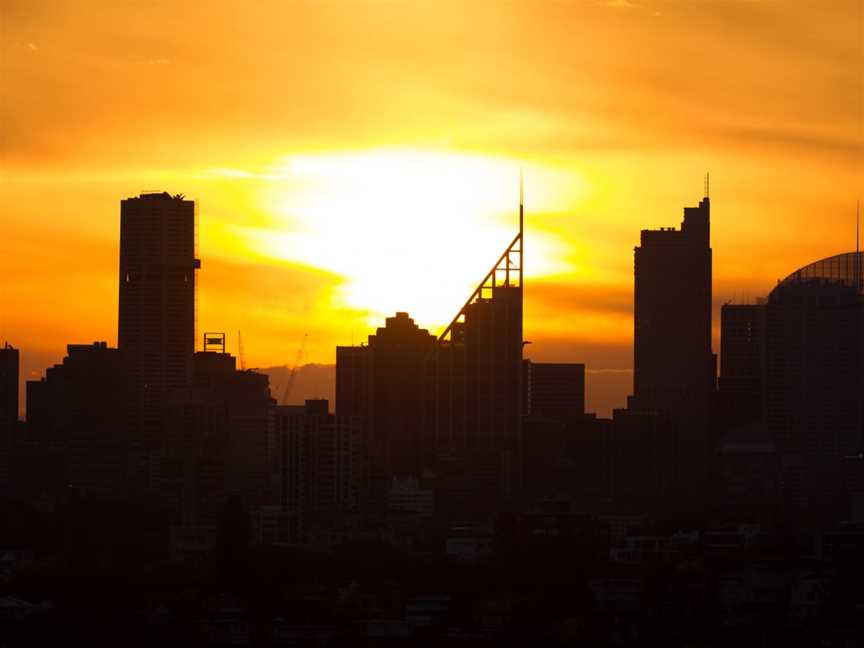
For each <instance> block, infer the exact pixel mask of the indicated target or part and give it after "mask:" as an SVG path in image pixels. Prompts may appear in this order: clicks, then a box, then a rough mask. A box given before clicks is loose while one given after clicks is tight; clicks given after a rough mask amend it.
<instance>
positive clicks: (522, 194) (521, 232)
mask: <svg viewBox="0 0 864 648" xmlns="http://www.w3.org/2000/svg"><path fill="white" fill-rule="evenodd" d="M524 229H525V183H524V181H523V177H522V167H519V290H521V291H522V295H523V300H524V295H525V288H524V286H523V285H522V281H523V273H522V267H523V266H524V265H525V235H524Z"/></svg>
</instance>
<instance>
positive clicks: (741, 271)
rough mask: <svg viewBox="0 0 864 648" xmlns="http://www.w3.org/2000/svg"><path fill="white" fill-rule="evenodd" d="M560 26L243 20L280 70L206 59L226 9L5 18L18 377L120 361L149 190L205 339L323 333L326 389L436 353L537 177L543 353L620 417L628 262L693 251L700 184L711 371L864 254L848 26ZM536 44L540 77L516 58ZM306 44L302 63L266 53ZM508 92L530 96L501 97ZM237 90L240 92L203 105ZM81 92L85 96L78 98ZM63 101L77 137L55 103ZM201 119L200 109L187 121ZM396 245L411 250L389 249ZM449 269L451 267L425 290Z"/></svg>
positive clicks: (512, 18)
mask: <svg viewBox="0 0 864 648" xmlns="http://www.w3.org/2000/svg"><path fill="white" fill-rule="evenodd" d="M540 4H541V5H542V8H541V9H532V8H531V7H528V6H520V5H519V4H518V3H512V4H506V5H500V6H498V7H496V9H497V11H496V12H494V19H489V20H486V21H485V23H484V24H485V28H484V29H482V30H478V29H477V28H476V27H472V26H471V25H472V21H471V20H465V21H464V22H458V24H454V23H453V22H452V21H447V20H445V19H444V16H446V7H443V8H438V9H437V10H436V11H434V12H432V11H423V10H422V9H417V10H416V11H412V10H409V9H407V8H402V9H398V10H397V9H395V8H393V7H392V6H391V5H386V6H385V5H383V4H380V3H375V2H363V3H349V4H347V5H345V6H346V7H348V8H349V9H348V10H347V12H346V14H345V16H339V15H336V14H338V13H339V12H335V11H334V10H333V7H332V6H330V5H326V4H324V5H312V4H307V3H297V4H295V5H292V6H291V10H290V11H289V10H287V9H280V8H278V7H276V6H267V5H262V6H261V7H260V8H258V9H256V10H255V11H252V12H251V13H248V14H244V16H243V18H242V20H239V22H240V24H241V25H242V29H243V30H248V31H249V32H252V31H257V32H260V33H261V34H263V36H262V37H261V38H260V39H259V40H260V44H256V43H252V44H250V43H249V41H248V39H246V38H244V37H242V36H233V35H231V34H229V35H228V37H227V40H226V42H225V43H224V49H216V48H214V47H210V46H205V47H204V50H205V52H204V53H201V54H198V53H196V51H195V50H194V49H193V48H190V47H189V46H188V43H187V42H186V41H185V40H184V36H183V34H184V32H183V30H182V29H181V25H183V24H184V22H185V21H186V20H187V19H189V18H191V16H192V15H194V16H195V19H196V20H197V21H198V22H197V23H196V24H200V25H201V29H200V31H201V33H207V32H208V30H210V31H212V33H224V32H225V28H226V25H227V24H229V23H230V22H231V21H233V20H237V19H238V16H236V15H235V14H234V13H233V12H232V10H231V9H230V8H222V9H219V10H213V11H211V12H210V13H208V14H206V15H199V14H193V13H192V10H191V9H190V8H188V7H185V8H184V7H179V8H176V9H174V10H172V11H171V12H168V11H167V10H166V8H165V7H162V6H159V5H158V4H157V5H154V6H153V7H151V8H148V9H140V10H139V13H137V14H135V17H136V20H134V21H133V20H129V18H130V14H129V13H128V12H129V10H128V9H123V8H115V9H113V10H111V12H110V13H108V14H104V13H99V14H98V15H97V12H99V11H101V9H100V8H99V7H98V5H97V4H93V5H89V6H88V7H86V8H84V9H80V8H79V9H77V10H76V11H74V12H73V11H71V10H66V9H63V8H62V5H58V7H57V8H55V10H54V11H52V12H51V13H50V14H45V13H42V12H40V10H39V9H34V8H29V7H25V6H24V5H16V4H10V5H7V6H6V7H4V10H3V11H4V20H3V23H4V25H6V26H7V27H8V32H7V33H8V34H9V36H10V37H9V38H7V39H4V44H3V48H4V55H3V57H2V60H0V65H2V66H3V72H4V78H6V79H7V80H8V82H7V83H4V88H3V89H2V90H0V91H2V92H3V93H4V94H5V93H9V94H8V95H7V96H10V97H11V96H16V97H23V98H27V99H29V100H30V104H31V105H33V106H37V108H34V109H33V110H32V111H31V112H29V113H26V114H25V113H21V112H18V111H15V110H14V105H15V103H16V102H12V101H5V102H3V106H4V108H3V111H4V112H3V117H4V118H3V119H2V120H0V121H2V123H3V124H4V129H5V130H4V133H8V134H9V137H7V138H6V139H5V142H6V143H5V155H4V172H3V182H4V193H3V196H2V197H0V224H2V226H3V228H4V231H5V232H6V233H7V235H6V236H4V237H3V241H2V243H0V251H2V254H0V258H2V261H0V271H2V273H3V274H4V276H7V277H12V278H13V280H12V281H7V282H4V285H3V287H2V288H0V297H2V299H3V300H4V302H5V303H16V304H19V305H20V307H19V308H16V309H10V310H4V312H3V313H2V314H0V339H8V340H9V341H10V342H12V343H13V344H15V345H16V346H17V347H21V348H22V349H24V350H25V353H24V354H23V356H22V362H23V363H24V375H23V378H24V379H30V378H35V377H36V375H34V374H39V373H40V372H41V371H43V370H44V368H45V367H47V366H49V365H51V364H53V363H55V362H58V361H59V360H60V358H61V357H62V355H63V348H64V345H65V344H66V343H67V342H68V341H78V342H90V341H93V340H97V339H98V340H106V341H108V342H109V344H112V345H116V343H117V340H116V338H115V336H114V330H115V323H116V319H115V318H116V315H115V311H116V309H115V306H116V295H115V291H116V288H115V285H116V278H115V272H116V271H115V268H114V264H113V262H112V259H113V255H114V251H115V250H116V245H117V239H116V236H117V228H116V224H115V223H114V220H113V219H114V218H115V207H116V199H117V196H127V195H137V194H138V193H140V191H141V190H142V189H157V188H158V189H163V188H164V189H165V190H168V191H171V192H176V191H181V192H185V193H186V194H187V195H188V196H189V198H190V199H193V200H195V201H196V202H197V204H198V205H199V215H200V217H201V218H202V222H204V223H206V225H207V226H206V227H204V228H202V231H201V232H200V249H201V256H202V257H204V258H206V259H207V260H208V265H207V271H206V272H204V273H202V276H201V284H200V294H201V297H202V298H201V300H200V303H199V313H200V317H199V321H200V324H201V326H202V327H207V328H215V329H218V330H225V331H227V332H229V334H230V335H232V337H233V335H234V334H235V333H236V331H237V330H241V331H242V332H243V337H244V346H245V349H244V350H245V355H246V356H247V364H248V365H249V366H261V367H264V366H271V365H283V364H290V363H291V361H292V359H293V357H294V354H295V350H296V348H297V346H298V345H299V343H300V340H301V339H302V337H303V335H304V333H306V332H308V333H309V341H308V349H307V352H306V358H307V360H308V361H309V362H317V363H327V364H332V363H333V362H335V357H334V356H333V351H332V349H333V347H334V346H335V345H336V344H337V343H349V342H350V341H351V340H352V339H354V340H359V339H362V338H363V337H364V336H365V335H366V334H367V333H369V332H370V331H371V330H374V328H375V327H376V326H377V325H378V324H380V322H382V321H383V320H384V318H385V317H387V316H391V315H392V314H393V313H394V312H396V311H397V310H405V311H408V312H409V313H411V315H412V317H414V318H415V319H416V320H417V321H418V322H419V323H420V324H421V325H422V326H424V327H428V328H430V330H432V331H433V332H437V331H440V330H441V328H443V326H444V325H445V324H446V322H447V321H448V319H449V317H450V316H451V315H452V312H453V310H454V309H455V308H456V307H458V304H459V302H460V300H461V298H462V295H463V294H464V293H465V292H466V291H468V290H470V288H471V287H472V285H473V282H474V281H475V277H476V276H477V275H478V274H482V272H483V271H484V270H485V268H484V266H485V263H486V262H485V260H484V259H485V258H487V257H489V256H494V254H495V252H496V251H497V250H498V249H499V248H500V247H501V246H503V245H506V242H507V240H508V238H509V232H510V231H511V224H512V219H513V215H514V211H515V205H516V202H517V196H516V193H517V186H518V183H517V175H518V168H519V167H520V166H524V168H525V177H526V201H527V202H526V207H527V233H526V238H527V239H528V247H527V250H528V259H527V261H526V269H527V270H526V271H527V273H528V275H527V277H526V305H525V330H526V337H527V339H530V340H531V341H532V345H531V346H529V347H528V348H527V349H526V353H527V355H528V356H529V357H532V358H534V359H536V360H540V361H543V360H550V359H555V358H559V359H563V360H570V361H579V362H581V361H585V362H586V363H587V365H588V371H589V376H588V384H589V396H588V398H589V401H590V402H591V403H592V404H591V405H589V408H593V409H598V410H600V411H608V409H609V407H611V406H612V405H613V404H620V403H621V402H622V397H623V395H624V394H625V393H626V391H627V389H628V387H627V385H629V383H630V381H631V377H630V374H629V373H628V372H629V371H630V370H631V369H632V353H631V344H632V313H631V309H630V303H631V297H632V280H631V274H630V270H631V258H630V254H629V248H630V247H632V246H633V245H635V244H636V243H637V240H638V231H639V230H640V229H641V228H642V227H645V226H648V227H660V226H673V225H675V224H676V223H677V216H676V213H677V210H678V209H679V208H680V205H682V204H688V203H690V202H691V200H692V199H693V197H694V195H695V194H696V192H697V191H699V190H700V188H701V178H702V176H703V174H704V173H705V172H706V171H710V172H711V174H712V195H713V196H714V198H715V203H716V208H715V214H714V216H715V218H714V232H713V236H714V241H713V247H714V250H715V267H716V272H715V277H714V279H715V282H714V295H715V299H714V323H715V326H714V330H713V339H714V346H715V348H716V347H717V340H718V335H719V329H718V323H719V317H718V314H719V306H720V305H721V304H722V303H724V302H726V301H729V300H735V301H739V302H740V301H744V300H745V298H746V297H750V298H752V297H756V296H764V295H766V294H767V292H768V291H769V290H770V289H771V288H772V287H773V285H774V283H775V282H776V281H777V280H778V279H780V278H782V277H784V276H786V274H788V273H789V272H791V271H792V270H793V269H794V268H797V267H800V266H802V265H804V264H805V263H807V262H809V261H811V260H812V259H814V258H823V257H827V256H830V255H832V254H836V253H841V252H845V251H848V250H849V249H852V247H853V246H852V243H853V242H854V239H853V236H854V202H855V199H856V197H857V195H858V193H859V190H858V184H859V180H860V176H859V173H858V171H857V167H856V163H857V161H858V160H859V157H860V156H859V152H860V145H859V144H860V138H859V137H858V135H857V132H858V126H857V123H858V121H859V120H858V116H857V115H858V112H857V111H858V108H857V98H856V95H857V92H858V90H857V88H858V85H859V77H860V66H859V65H858V64H857V61H858V60H859V55H858V40H857V31H856V27H855V20H854V18H855V16H856V13H855V12H856V11H857V6H856V5H855V4H854V3H851V2H849V3H838V4H837V5H832V6H831V7H825V8H822V9H820V10H818V11H817V10H814V9H813V8H812V6H808V5H807V3H782V5H781V3H773V2H752V3H751V2H748V3H743V2H742V3H699V4H698V5H695V4H688V3H675V2H662V3H661V2H620V3H606V2H573V3H553V2H549V3H540ZM611 5H620V6H611ZM532 6H533V5H532ZM477 11H478V16H479V15H480V13H479V12H480V11H481V10H480V9H478V10H477ZM483 13H484V15H485V13H486V12H483ZM655 14H659V15H655ZM105 16H110V17H111V18H114V19H117V21H119V22H121V23H122V24H124V25H125V27H124V29H123V31H122V33H119V32H118V31H117V30H115V29H114V28H112V27H111V25H110V24H109V22H106V20H105ZM282 17H284V18H286V20H281V21H280V20H279V19H280V18H282ZM289 17H290V18H292V19H302V20H301V22H302V23H303V24H304V25H305V26H306V32H304V33H305V36H304V35H303V33H298V32H296V30H295V28H294V27H293V26H292V25H293V24H294V23H295V22H296V21H295V20H287V18H289ZM475 17H477V16H475ZM815 18H818V20H816V19H815ZM684 24H686V25H687V29H686V30H685V29H682V26H683V25H684ZM154 25H159V26H160V30H159V32H158V33H159V36H158V37H156V36H153V33H152V32H153V29H154ZM396 25H399V29H396V28H395V26H396ZM731 25H735V26H736V29H734V30H733V29H731V27H730V26H731ZM85 29H86V30H88V31H87V32H85V31H84V30H85ZM586 29H587V31H586ZM89 30H95V34H94V37H88V38H81V36H82V35H83V34H85V33H89ZM400 30H401V31H400ZM568 30H569V31H568ZM577 30H578V31H577ZM241 31H242V30H241ZM571 32H572V33H588V32H590V33H592V34H594V35H593V36H591V37H590V38H587V39H586V40H584V41H580V40H579V39H574V38H572V37H571ZM244 33H245V32H244ZM291 36H297V37H296V38H291ZM517 36H518V37H520V38H521V39H522V41H521V43H522V45H523V47H522V48H520V49H519V54H518V55H517V54H516V53H515V52H512V51H510V50H507V51H501V49H500V48H499V47H498V43H501V42H508V43H509V42H517V38H516V37H517ZM277 39H278V41H277ZM622 39H623V40H622ZM283 41H286V42H290V47H288V49H287V50H286V51H284V52H283V51H279V50H278V48H277V49H274V48H273V44H274V43H275V42H283ZM802 41H806V42H807V43H808V46H807V48H806V51H805V50H802V49H801V48H800V47H799V44H800V42H802ZM621 42H624V43H626V44H627V46H626V47H620V46H618V45H617V44H618V43H621ZM371 43H378V45H377V46H376V47H372V46H371ZM445 43H446V44H450V45H453V44H455V45H457V47H456V48H455V49H457V50H458V51H460V56H461V58H459V59H456V58H454V57H453V56H452V54H449V53H448V52H447V51H446V50H447V48H446V47H445V46H444V45H442V44H445ZM611 43H616V45H615V46H612V45H610V44H611ZM241 44H242V45H243V46H244V47H248V48H250V50H249V51H248V52H247V51H246V50H245V49H241V48H240V46H241ZM400 48H401V51H402V52H403V54H404V56H405V57H406V61H405V66H400V65H399V64H397V63H396V62H395V61H397V60H399V57H396V56H394V55H395V53H396V52H399V51H400ZM682 51H683V52H686V53H687V56H686V57H681V56H679V54H680V52H682ZM69 52H73V53H72V54H69ZM118 52H120V53H119V54H118ZM682 59H687V60H686V61H685V60H682ZM296 60H308V61H312V62H316V63H319V64H320V65H319V66H318V67H317V68H315V70H316V72H310V71H309V70H308V69H299V68H298V67H297V66H295V65H293V62H294V61H296ZM736 61H746V62H747V65H746V66H743V67H742V66H741V65H734V62H736ZM502 63H504V68H505V69H509V70H512V75H510V76H507V75H504V76H505V77H506V78H499V76H498V75H496V74H494V73H493V71H494V70H497V69H498V68H499V66H501V64H502ZM256 65H261V66H262V67H260V68H256V67H255V66H256ZM408 70H412V71H417V70H422V71H424V72H425V74H424V75H423V77H424V78H423V82H422V83H420V82H418V80H416V79H415V80H413V81H412V80H411V75H410V74H408ZM460 70H461V71H460ZM534 70H537V71H538V72H537V74H536V77H537V78H536V79H534V78H533V76H534V75H535V73H534ZM658 70H663V71H664V75H663V76H660V75H659V74H658ZM222 75H224V76H225V78H226V79H229V80H230V83H228V84H225V83H221V82H220V83H210V82H212V81H213V80H214V79H217V78H220V79H221V78H222ZM96 78H99V79H101V80H103V81H104V83H103V85H102V86H99V87H96V86H94V84H93V83H92V80H93V79H96ZM567 78H572V80H573V82H572V84H567V83H564V82H563V79H567ZM64 79H66V80H68V79H75V80H78V81H80V87H70V86H67V85H62V86H59V87H61V88H62V89H61V90H59V91H58V84H60V83H65V82H64V81H62V80H64ZM130 79H134V83H129V80H130ZM276 80H278V82H279V83H278V85H277V84H276ZM283 85H284V86H285V87H290V88H291V92H290V93H289V92H287V91H283V90H281V89H280V88H281V87H282V86H283ZM232 87H233V88H235V89H233V90H232V89H231V88H232ZM394 87H398V88H400V91H399V93H393V92H392V88H394ZM235 92H236V93H241V94H242V97H243V99H242V100H240V99H238V96H237V95H233V94H232V93H235ZM196 93H197V94H196ZM57 94H59V95H60V96H63V97H64V101H65V102H66V104H68V105H67V106H66V108H67V109H66V110H65V112H63V113H62V114H61V113H60V112H56V111H59V110H60V107H59V106H53V104H52V103H51V102H45V101H43V100H42V99H44V98H45V97H47V96H54V95H57ZM190 98H195V99H198V98H200V99H201V101H190V105H201V106H205V105H206V109H204V108H202V110H201V111H198V112H195V111H193V110H192V109H191V108H189V107H184V102H185V101H187V100H190ZM265 99H266V100H265ZM139 104H140V106H141V107H140V108H135V106H137V105H139ZM312 104H314V105H315V106H316V108H315V109H314V110H310V109H308V108H306V107H305V106H307V105H312ZM160 105H164V106H165V108H164V109H160V108H159V106H160ZM52 106H53V107H52ZM697 106H698V110H697V109H696V107H697ZM202 111H203V112H202ZM117 114H123V115H124V116H125V117H124V118H122V119H121V118H118V117H112V115H117ZM86 115H91V117H89V118H88V117H86ZM92 115H104V116H105V119H101V120H94V119H93V118H92ZM61 116H62V119H58V117H61ZM97 122H98V123H97ZM60 123H62V124H63V125H64V126H63V128H64V130H63V131H57V130H55V129H56V128H57V124H60ZM145 133H146V134H145ZM150 133H157V134H159V135H160V136H158V137H151V136H150ZM28 134H29V135H28ZM116 142H124V144H123V145H121V146H117V144H116ZM34 195H40V196H47V197H50V198H51V199H52V201H53V202H52V206H51V208H50V209H45V208H44V206H42V205H40V203H39V201H34V200H33V199H32V196H34ZM454 226H459V227H460V230H459V236H456V237H453V236H450V231H451V229H452V228H453V227H454ZM340 228H342V229H341V230H340ZM384 228H395V229H394V231H395V232H397V233H398V236H397V237H396V238H398V239H399V240H400V241H406V242H414V241H417V242H418V243H417V244H416V245H414V244H411V245H404V246H403V245H393V244H392V241H391V242H389V243H388V241H385V240H382V237H380V236H379V235H377V234H376V233H380V231H382V229H384ZM334 231H336V232H341V233H342V235H341V236H340V235H334ZM46 232H51V235H50V236H46ZM60 241H66V242H68V243H64V246H66V249H63V248H62V247H61V246H60V245H59V242H60ZM482 246H487V247H485V248H483V247H482ZM441 249H444V250H446V255H447V257H448V259H449V260H450V261H451V263H450V264H449V265H451V266H452V267H451V268H449V269H448V270H447V271H446V272H443V273H441V274H438V275H436V276H431V277H429V276H427V275H428V273H426V272H425V271H424V270H423V268H424V266H425V265H426V264H428V263H429V261H430V259H432V260H434V259H435V258H437V257H436V256H435V255H440V251H439V250H441ZM532 254H534V255H535V256H534V257H532V256H531V255H532ZM34 259H39V261H38V262H36V263H34V262H33V260H34ZM381 259H392V260H393V266H394V267H398V268H399V272H392V271H390V267H391V266H390V265H388V264H385V263H382V262H381ZM415 262H416V263H415ZM475 263H476V265H472V264H475ZM58 268H63V271H62V272H57V269H58ZM49 282H50V284H51V285H52V286H54V287H55V288H56V297H55V298H54V299H53V300H51V303H49V304H44V303H40V304H38V307H37V305H36V304H35V303H34V302H33V297H32V296H31V295H32V294H34V292H38V290H39V288H40V287H44V286H46V285H48V284H49ZM417 286H423V289H415V287H417ZM34 289H35V290H34ZM73 295H74V297H73ZM197 342H198V341H196V343H197ZM235 348H236V347H235ZM592 372H593V373H592ZM596 372H603V373H596ZM601 381H607V382H608V383H609V384H604V385H603V388H604V390H605V391H604V392H603V394H597V393H594V394H592V390H593V389H594V388H595V387H599V386H600V384H601ZM597 402H602V403H603V406H602V407H598V406H597V405H594V404H593V403H597Z"/></svg>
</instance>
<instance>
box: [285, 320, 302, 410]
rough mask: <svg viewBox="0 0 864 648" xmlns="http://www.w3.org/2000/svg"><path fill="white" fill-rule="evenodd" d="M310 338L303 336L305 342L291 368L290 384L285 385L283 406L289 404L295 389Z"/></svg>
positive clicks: (298, 350)
mask: <svg viewBox="0 0 864 648" xmlns="http://www.w3.org/2000/svg"><path fill="white" fill-rule="evenodd" d="M308 337H309V334H308V333H304V334H303V341H302V342H301V343H300V348H299V349H297V357H295V358H294V366H293V367H291V373H289V374H288V383H287V384H286V385H285V391H284V392H282V400H281V401H280V402H281V403H282V405H287V404H288V398H289V397H290V396H291V390H292V389H294V379H295V378H296V377H297V367H299V366H300V363H301V362H302V361H303V351H304V350H305V349H306V340H307V338H308Z"/></svg>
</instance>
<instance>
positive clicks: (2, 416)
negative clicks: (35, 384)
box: [0, 342, 20, 493]
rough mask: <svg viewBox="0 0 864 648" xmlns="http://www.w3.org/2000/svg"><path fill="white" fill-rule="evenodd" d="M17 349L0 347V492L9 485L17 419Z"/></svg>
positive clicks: (7, 344) (6, 344) (8, 346)
mask: <svg viewBox="0 0 864 648" xmlns="http://www.w3.org/2000/svg"><path fill="white" fill-rule="evenodd" d="M19 365H20V357H19V354H18V349H15V348H13V347H12V345H10V344H9V343H8V342H7V343H5V344H4V345H3V347H2V348H0V493H2V492H4V491H5V490H6V488H7V487H8V486H9V479H10V461H11V456H12V442H13V437H14V434H15V426H16V423H17V421H18V374H19Z"/></svg>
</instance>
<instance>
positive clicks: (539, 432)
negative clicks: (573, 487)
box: [522, 360, 585, 499]
mask: <svg viewBox="0 0 864 648" xmlns="http://www.w3.org/2000/svg"><path fill="white" fill-rule="evenodd" d="M523 367H524V373H523V379H522V387H523V392H524V394H525V400H524V405H523V409H522V411H523V412H524V418H523V422H522V426H523V428H522V449H523V457H524V471H525V474H524V488H525V493H526V494H527V495H528V496H529V497H532V498H534V499H537V498H541V497H554V496H557V495H560V493H561V492H562V489H563V488H564V486H565V485H564V480H563V475H564V473H565V472H566V470H565V466H564V462H566V461H567V459H568V450H569V449H570V447H571V446H572V445H573V444H572V443H571V441H573V437H574V435H575V434H576V433H577V428H578V426H579V425H580V424H581V422H582V421H581V419H582V418H583V417H584V415H585V365H582V364H572V363H544V362H532V361H531V360H524V361H523Z"/></svg>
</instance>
